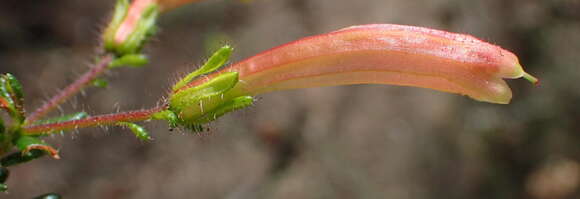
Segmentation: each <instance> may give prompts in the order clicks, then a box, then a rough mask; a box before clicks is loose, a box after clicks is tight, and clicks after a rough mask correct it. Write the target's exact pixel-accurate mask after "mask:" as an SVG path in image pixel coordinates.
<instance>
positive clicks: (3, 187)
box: [0, 183, 8, 192]
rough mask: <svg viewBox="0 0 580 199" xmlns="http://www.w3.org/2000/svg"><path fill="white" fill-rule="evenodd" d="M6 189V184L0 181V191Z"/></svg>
mask: <svg viewBox="0 0 580 199" xmlns="http://www.w3.org/2000/svg"><path fill="white" fill-rule="evenodd" d="M6 191H8V185H6V184H4V183H0V192H6Z"/></svg>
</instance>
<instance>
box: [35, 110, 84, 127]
mask: <svg viewBox="0 0 580 199" xmlns="http://www.w3.org/2000/svg"><path fill="white" fill-rule="evenodd" d="M88 116H89V114H88V113H86V112H78V113H72V114H68V115H63V116H60V117H53V118H50V119H46V120H39V121H37V122H35V123H34V124H35V125H39V124H51V123H57V122H66V121H71V120H80V119H83V118H86V117H88Z"/></svg>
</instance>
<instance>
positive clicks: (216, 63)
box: [173, 45, 234, 91]
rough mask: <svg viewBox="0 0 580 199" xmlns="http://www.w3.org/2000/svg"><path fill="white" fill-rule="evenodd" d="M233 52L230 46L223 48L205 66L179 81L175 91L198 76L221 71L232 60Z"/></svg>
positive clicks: (174, 87) (174, 88)
mask: <svg viewBox="0 0 580 199" xmlns="http://www.w3.org/2000/svg"><path fill="white" fill-rule="evenodd" d="M233 50H234V49H233V48H232V47H230V46H228V45H226V46H223V47H222V48H221V49H219V50H217V51H216V52H215V53H214V54H213V55H212V56H211V57H210V58H209V59H208V60H207V62H205V64H204V65H203V66H201V67H200V68H199V69H197V70H195V71H193V72H191V73H189V74H188V75H187V76H185V77H184V78H183V79H181V80H179V82H177V83H176V84H175V85H174V86H173V91H177V90H179V89H180V88H182V87H184V86H186V85H187V84H189V82H191V80H193V79H194V78H196V77H197V76H200V75H204V74H208V73H211V72H214V71H215V70H217V69H219V68H220V67H221V66H223V65H224V64H225V63H226V62H227V61H228V60H229V59H230V56H231V54H232V51H233Z"/></svg>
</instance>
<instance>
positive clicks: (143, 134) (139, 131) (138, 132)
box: [117, 122, 151, 141]
mask: <svg viewBox="0 0 580 199" xmlns="http://www.w3.org/2000/svg"><path fill="white" fill-rule="evenodd" d="M117 125H119V126H124V127H127V128H129V130H131V131H132V132H133V134H135V136H137V138H139V139H140V140H141V141H150V140H151V136H149V133H148V132H147V130H145V128H143V127H142V126H139V125H137V124H134V123H130V122H119V123H117Z"/></svg>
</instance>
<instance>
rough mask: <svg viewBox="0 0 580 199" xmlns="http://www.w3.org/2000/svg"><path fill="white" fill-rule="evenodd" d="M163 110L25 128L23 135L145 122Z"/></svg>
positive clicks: (115, 114)
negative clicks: (120, 123) (119, 123)
mask: <svg viewBox="0 0 580 199" xmlns="http://www.w3.org/2000/svg"><path fill="white" fill-rule="evenodd" d="M163 110H165V106H158V107H155V108H152V109H145V110H138V111H130V112H124V113H114V114H107V115H98V116H93V117H88V118H85V119H80V120H71V121H66V122H57V123H51V124H41V125H32V126H25V127H24V128H23V133H24V134H25V135H44V134H51V133H54V132H59V131H62V130H70V129H76V128H86V127H93V126H106V125H115V124H116V123H118V122H137V121H144V120H148V119H150V118H151V116H152V115H153V114H155V113H157V112H160V111H163Z"/></svg>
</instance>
